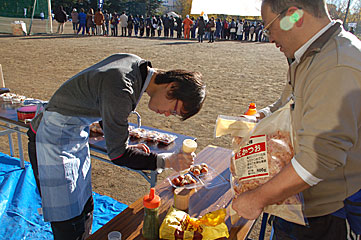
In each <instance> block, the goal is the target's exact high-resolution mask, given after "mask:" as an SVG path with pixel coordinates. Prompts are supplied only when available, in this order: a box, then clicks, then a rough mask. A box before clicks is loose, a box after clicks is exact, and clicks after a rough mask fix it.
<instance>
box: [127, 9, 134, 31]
mask: <svg viewBox="0 0 361 240" xmlns="http://www.w3.org/2000/svg"><path fill="white" fill-rule="evenodd" d="M133 27H134V21H133V16H132V15H131V14H129V16H128V25H127V28H128V37H131V36H132V34H133Z"/></svg>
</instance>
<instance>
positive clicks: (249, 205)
mask: <svg viewBox="0 0 361 240" xmlns="http://www.w3.org/2000/svg"><path fill="white" fill-rule="evenodd" d="M257 200H258V199H256V198H255V196H254V194H253V191H252V190H251V191H247V192H245V193H242V194H240V195H238V196H236V197H235V198H234V199H233V202H232V208H233V209H234V210H235V211H236V212H237V214H238V215H239V216H240V217H243V218H245V219H252V220H253V219H256V218H258V216H259V215H260V214H261V213H262V211H263V207H262V206H261V205H260V203H259V201H257Z"/></svg>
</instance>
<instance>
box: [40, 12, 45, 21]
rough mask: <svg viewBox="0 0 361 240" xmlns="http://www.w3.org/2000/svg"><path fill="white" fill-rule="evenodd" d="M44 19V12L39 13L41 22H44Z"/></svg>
mask: <svg viewBox="0 0 361 240" xmlns="http://www.w3.org/2000/svg"><path fill="white" fill-rule="evenodd" d="M44 18H45V14H44V12H41V13H40V19H41V21H44Z"/></svg>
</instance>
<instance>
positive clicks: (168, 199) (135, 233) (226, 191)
mask: <svg viewBox="0 0 361 240" xmlns="http://www.w3.org/2000/svg"><path fill="white" fill-rule="evenodd" d="M231 154H232V151H231V150H229V149H225V148H220V147H214V146H208V147H206V148H205V149H203V150H202V151H201V152H200V153H199V154H198V155H197V158H196V160H195V163H207V164H208V165H209V166H210V167H213V168H214V169H215V170H216V172H217V173H218V175H217V177H216V178H214V183H218V184H219V185H218V186H214V187H212V183H213V181H212V182H211V185H209V186H208V187H202V188H199V189H197V191H196V192H195V193H194V194H193V195H192V196H191V198H190V204H189V214H190V215H191V216H192V217H199V216H203V215H205V214H206V213H207V212H210V211H215V210H217V209H220V208H225V207H227V206H228V205H229V204H230V202H231V200H232V192H231V189H230V183H229V178H230V171H229V163H230V157H231ZM221 181H223V184H221V183H220V182H221ZM156 193H157V194H158V195H159V196H160V197H161V199H162V201H161V206H160V208H159V216H160V221H163V219H164V217H165V216H166V214H167V211H168V209H169V207H170V206H172V205H173V188H172V186H171V185H170V184H169V182H168V180H167V179H166V180H165V181H163V182H162V183H160V184H158V185H157V186H156ZM129 194H131V193H129ZM143 215H144V208H143V198H139V199H138V200H137V201H136V202H134V203H133V204H131V205H130V206H129V207H128V208H126V209H125V210H124V211H123V212H121V213H120V214H118V215H117V216H116V217H115V218H113V219H112V220H111V221H109V222H108V223H107V224H105V225H104V226H103V227H102V228H100V229H99V230H98V231H96V232H95V233H94V234H92V235H91V236H90V237H89V238H88V239H89V240H107V235H108V233H109V232H111V231H119V232H121V233H122V239H143V237H142V227H143ZM226 224H227V226H228V229H229V232H230V237H229V239H247V236H248V234H249V233H250V230H251V229H252V227H253V224H254V220H246V219H243V218H241V219H240V220H239V221H238V222H237V223H236V224H234V225H232V224H231V222H230V217H229V216H227V217H226Z"/></svg>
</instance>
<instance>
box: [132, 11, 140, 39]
mask: <svg viewBox="0 0 361 240" xmlns="http://www.w3.org/2000/svg"><path fill="white" fill-rule="evenodd" d="M133 22H134V35H135V36H136V37H137V36H138V32H139V16H138V15H135V17H134V18H133Z"/></svg>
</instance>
